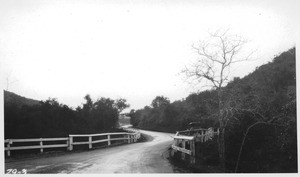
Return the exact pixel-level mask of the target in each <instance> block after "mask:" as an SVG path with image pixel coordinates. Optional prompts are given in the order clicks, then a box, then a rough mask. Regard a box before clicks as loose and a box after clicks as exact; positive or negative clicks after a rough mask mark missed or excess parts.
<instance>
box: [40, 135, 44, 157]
mask: <svg viewBox="0 0 300 177" xmlns="http://www.w3.org/2000/svg"><path fill="white" fill-rule="evenodd" d="M40 146H41V153H43V152H44V149H43V139H42V138H40Z"/></svg>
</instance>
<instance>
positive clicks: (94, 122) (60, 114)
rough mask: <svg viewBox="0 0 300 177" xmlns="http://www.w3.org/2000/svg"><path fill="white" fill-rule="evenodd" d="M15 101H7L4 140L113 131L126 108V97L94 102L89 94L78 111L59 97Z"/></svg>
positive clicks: (5, 105)
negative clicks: (30, 101)
mask: <svg viewBox="0 0 300 177" xmlns="http://www.w3.org/2000/svg"><path fill="white" fill-rule="evenodd" d="M5 98H7V97H5ZM16 100H18V99H16ZM16 100H15V101H12V102H9V104H4V117H5V119H4V122H5V123H4V128H5V133H4V136H5V139H7V138H41V137H43V138H47V137H66V136H68V135H69V134H84V133H100V132H107V131H112V130H115V129H116V128H117V126H118V116H119V112H120V109H123V108H124V107H126V103H125V102H126V100H124V99H119V100H116V101H114V100H111V99H109V98H100V99H98V100H97V101H95V102H93V101H92V99H91V98H90V96H89V95H86V96H85V101H86V102H85V103H84V104H83V106H82V107H78V108H77V109H76V110H73V109H71V108H69V107H68V106H67V105H63V104H60V103H59V102H58V101H57V100H56V99H50V98H49V99H48V100H46V101H41V102H39V104H34V105H26V104H23V105H22V106H20V104H18V103H17V101H16ZM120 102H121V103H120Z"/></svg>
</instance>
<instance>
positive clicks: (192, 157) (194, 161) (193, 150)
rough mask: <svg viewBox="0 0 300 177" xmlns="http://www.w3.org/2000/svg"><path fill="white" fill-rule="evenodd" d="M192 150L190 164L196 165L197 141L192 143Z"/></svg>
mask: <svg viewBox="0 0 300 177" xmlns="http://www.w3.org/2000/svg"><path fill="white" fill-rule="evenodd" d="M190 149H191V158H190V163H191V164H194V163H196V159H195V156H196V149H195V140H191V141H190Z"/></svg>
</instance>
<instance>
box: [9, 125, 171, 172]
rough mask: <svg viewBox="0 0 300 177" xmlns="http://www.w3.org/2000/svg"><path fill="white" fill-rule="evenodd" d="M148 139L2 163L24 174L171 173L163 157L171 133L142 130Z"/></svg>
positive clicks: (169, 166) (164, 156)
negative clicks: (23, 171) (22, 171)
mask: <svg viewBox="0 0 300 177" xmlns="http://www.w3.org/2000/svg"><path fill="white" fill-rule="evenodd" d="M141 133H143V134H146V135H149V136H151V138H150V139H151V140H150V141H147V142H141V143H133V144H126V145H121V146H115V147H109V148H104V149H95V150H91V151H84V152H71V153H66V154H63V155H59V156H55V157H42V158H34V159H23V160H18V161H10V162H6V163H5V169H19V170H20V169H27V173H75V174H76V173H84V174H89V173H173V172H175V170H174V168H173V167H172V165H171V164H170V163H169V161H168V160H167V159H166V155H167V149H168V148H169V147H170V145H171V144H172V141H173V138H172V136H173V134H170V133H161V132H153V131H144V130H141Z"/></svg>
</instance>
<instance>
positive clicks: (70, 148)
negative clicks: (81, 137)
mask: <svg viewBox="0 0 300 177" xmlns="http://www.w3.org/2000/svg"><path fill="white" fill-rule="evenodd" d="M72 150H73V137H72V136H69V151H72Z"/></svg>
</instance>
